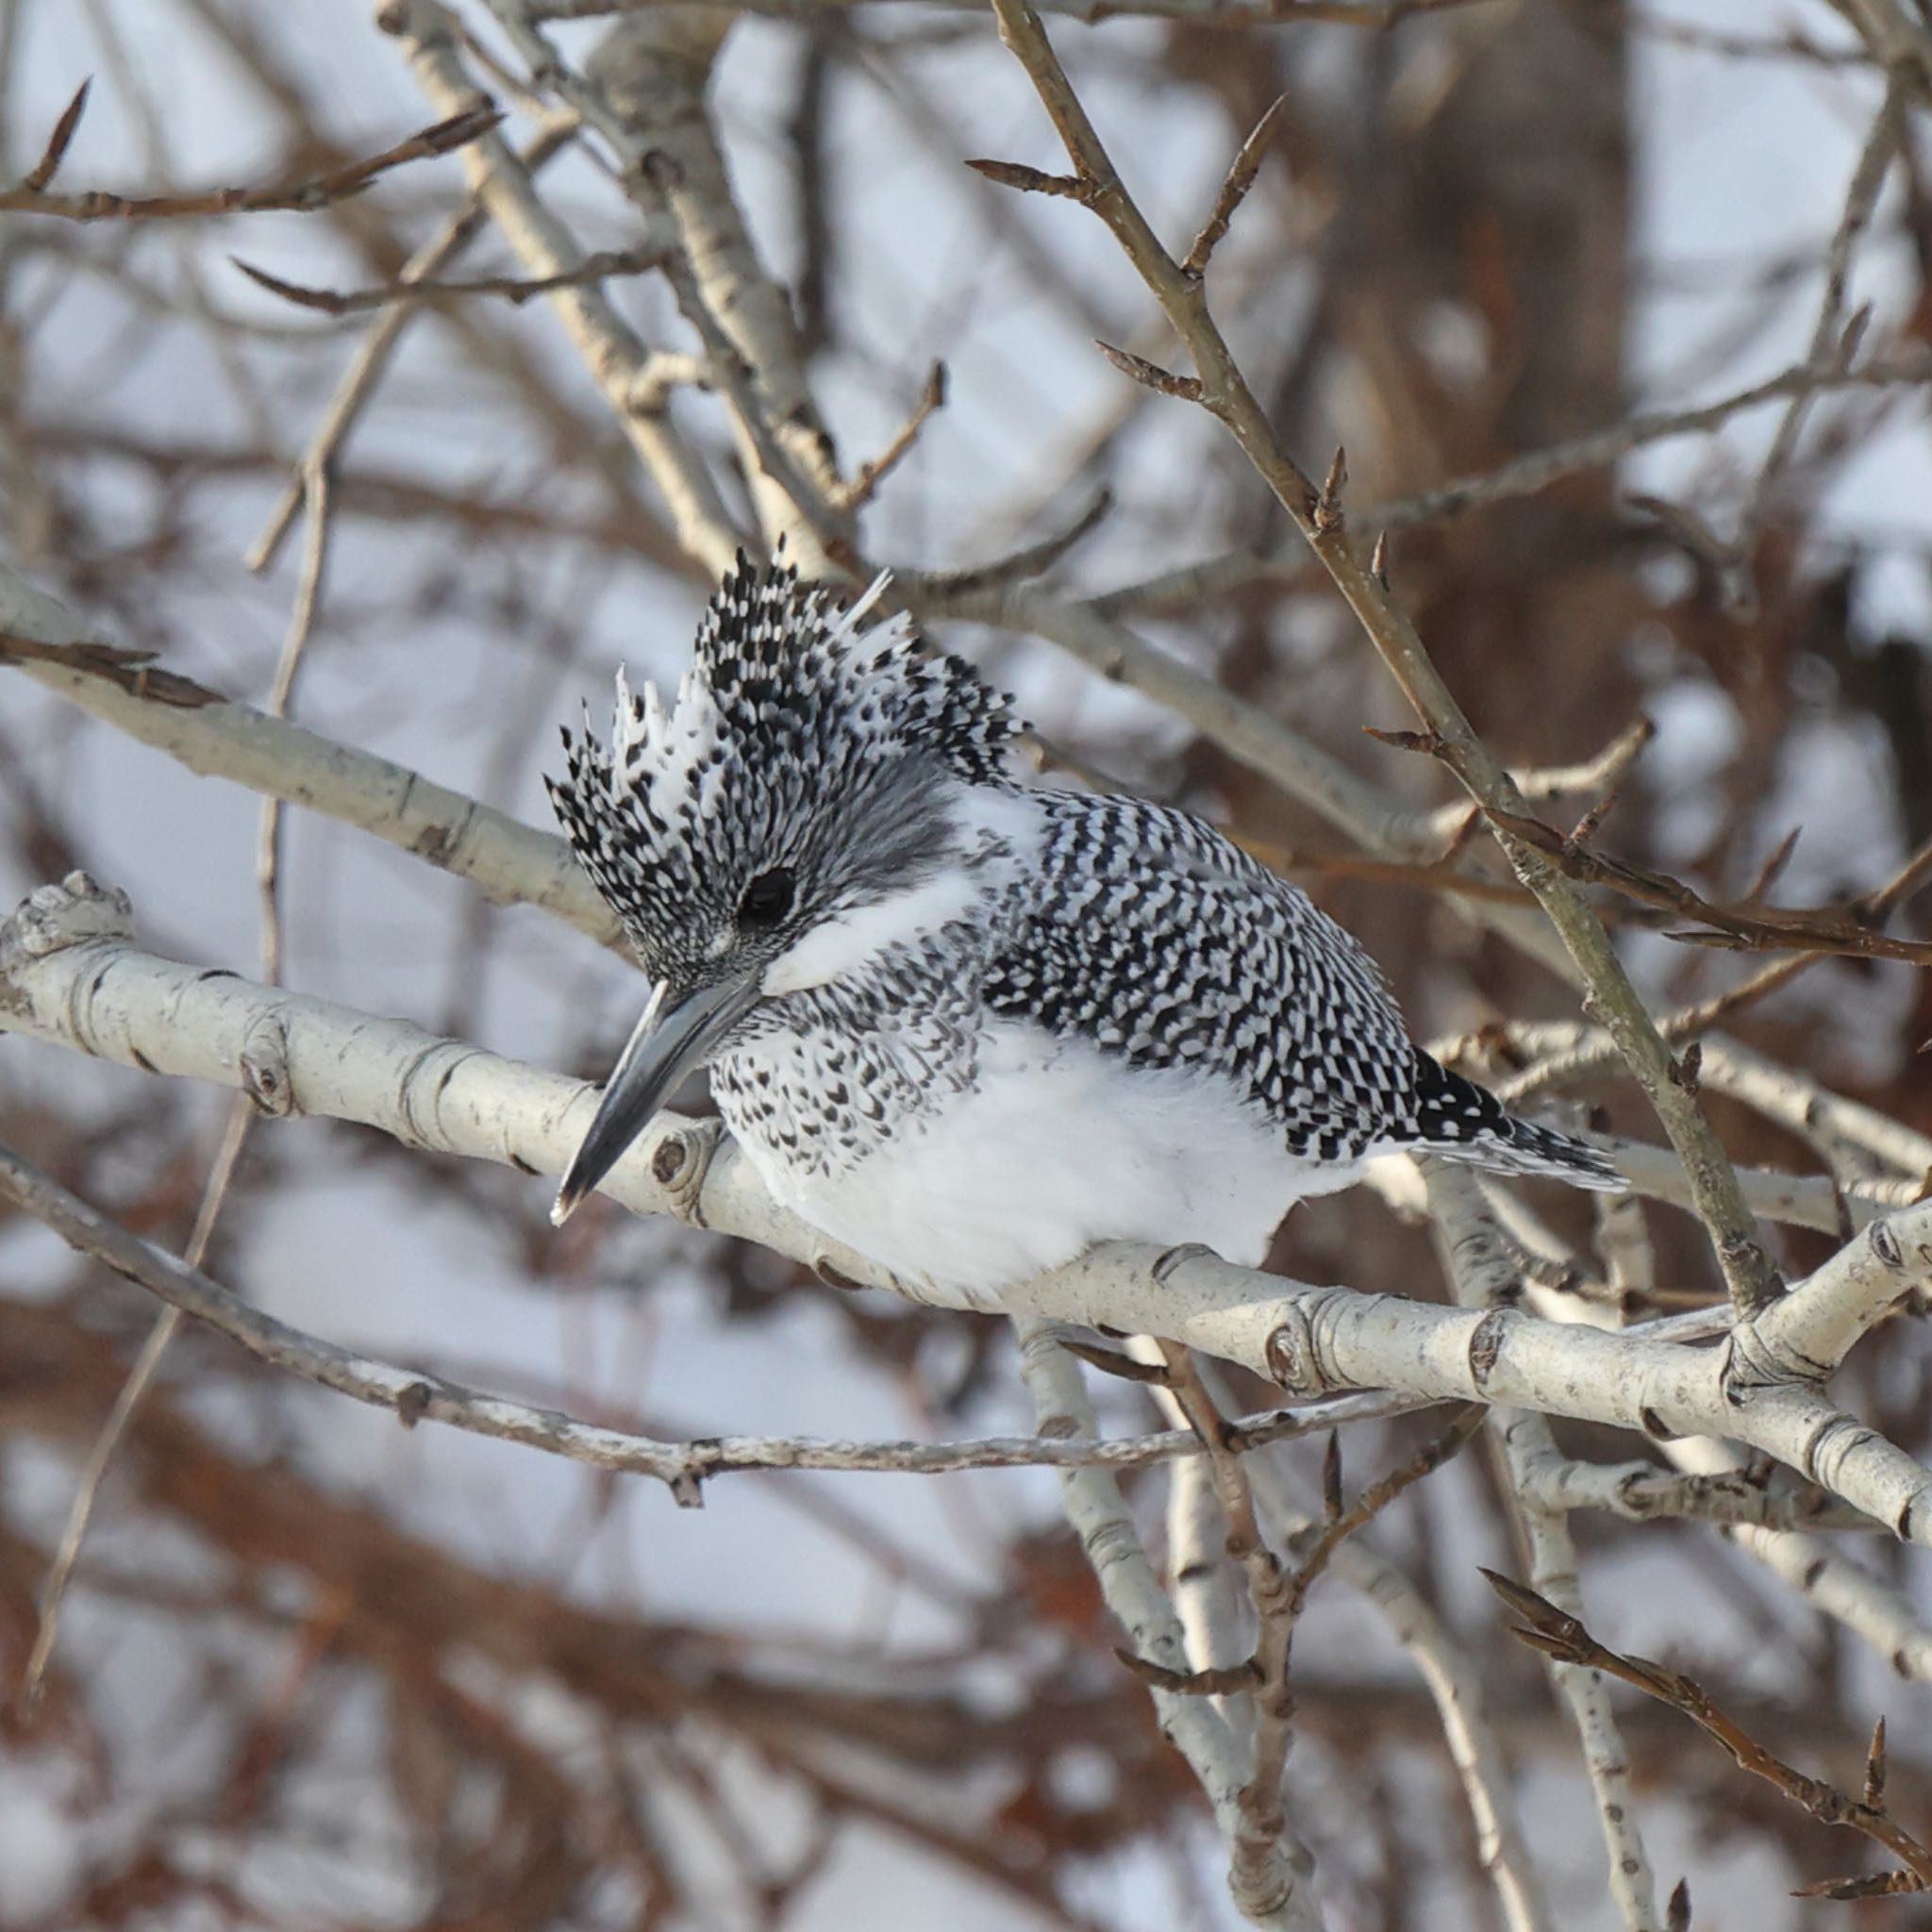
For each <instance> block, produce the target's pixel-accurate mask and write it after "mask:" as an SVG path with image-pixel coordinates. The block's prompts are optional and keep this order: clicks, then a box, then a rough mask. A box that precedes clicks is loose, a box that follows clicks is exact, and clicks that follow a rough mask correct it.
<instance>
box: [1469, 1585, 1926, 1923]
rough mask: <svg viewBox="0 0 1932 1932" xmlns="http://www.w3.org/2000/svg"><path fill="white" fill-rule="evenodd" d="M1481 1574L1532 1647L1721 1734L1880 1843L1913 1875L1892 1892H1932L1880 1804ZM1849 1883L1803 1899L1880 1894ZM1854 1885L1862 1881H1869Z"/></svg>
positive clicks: (1825, 1817)
mask: <svg viewBox="0 0 1932 1932" xmlns="http://www.w3.org/2000/svg"><path fill="white" fill-rule="evenodd" d="M1483 1574H1484V1575H1485V1576H1486V1577H1487V1578H1488V1579H1489V1582H1490V1588H1491V1590H1493V1591H1495V1592H1496V1594H1497V1595H1498V1596H1500V1597H1501V1598H1502V1599H1503V1601H1504V1602H1505V1603H1506V1604H1507V1605H1508V1607H1509V1608H1510V1609H1511V1610H1512V1611H1513V1612H1514V1613H1515V1614H1516V1615H1517V1616H1518V1617H1520V1618H1522V1620H1523V1622H1522V1623H1521V1624H1519V1625H1517V1626H1516V1628H1515V1629H1514V1630H1512V1632H1511V1633H1510V1634H1511V1635H1512V1636H1515V1637H1517V1638H1520V1639H1521V1640H1522V1641H1524V1643H1526V1644H1528V1645H1529V1647H1530V1648H1531V1649H1532V1650H1539V1651H1541V1652H1542V1654H1543V1655H1544V1656H1545V1657H1554V1658H1556V1659H1557V1661H1558V1662H1561V1663H1565V1664H1570V1665H1573V1666H1574V1667H1575V1668H1577V1669H1580V1670H1586V1671H1600V1672H1602V1673H1603V1674H1605V1675H1607V1676H1611V1677H1616V1678H1618V1679H1619V1680H1620V1681H1622V1682H1623V1683H1625V1684H1630V1685H1633V1686H1634V1687H1635V1688H1636V1689H1637V1690H1639V1691H1642V1692H1643V1693H1644V1695H1645V1696H1646V1697H1655V1698H1656V1699H1657V1701H1658V1702H1659V1703H1660V1704H1668V1705H1669V1706H1670V1707H1672V1708H1673V1709H1674V1710H1680V1711H1682V1712H1683V1713H1684V1715H1685V1716H1686V1717H1688V1718H1689V1719H1690V1720H1691V1723H1692V1724H1696V1725H1697V1726H1698V1728H1699V1729H1700V1730H1702V1731H1704V1732H1705V1733H1706V1734H1707V1736H1709V1737H1712V1738H1714V1739H1716V1740H1717V1741H1718V1742H1719V1743H1720V1744H1722V1745H1723V1746H1724V1749H1725V1750H1726V1751H1727V1752H1729V1753H1730V1755H1731V1757H1732V1758H1733V1760H1734V1761H1735V1762H1736V1763H1737V1764H1738V1765H1739V1766H1740V1769H1742V1770H1744V1771H1748V1772H1750V1773H1751V1774H1752V1775H1753V1776H1755V1777H1761V1778H1763V1779H1764V1780H1765V1781H1766V1782H1767V1783H1769V1784H1772V1785H1774V1786H1775V1787H1776V1788H1777V1789H1778V1790H1780V1791H1782V1792H1783V1793H1784V1794H1785V1796H1786V1797H1788V1798H1790V1800H1791V1801H1792V1803H1794V1804H1796V1805H1800V1806H1802V1807H1804V1808H1805V1809H1806V1810H1807V1811H1808V1812H1809V1813H1810V1814H1811V1816H1812V1817H1813V1818H1815V1819H1817V1820H1818V1822H1819V1823H1820V1824H1836V1825H1842V1826H1844V1827H1845V1828H1846V1829H1848V1830H1851V1831H1856V1832H1859V1833H1862V1834H1863V1836H1865V1837H1866V1838H1869V1839H1871V1840H1873V1841H1874V1843H1876V1844H1880V1845H1883V1846H1884V1847H1885V1849H1886V1850H1887V1851H1888V1852H1890V1854H1891V1855H1892V1857H1895V1858H1896V1859H1898V1861H1899V1863H1900V1864H1901V1865H1902V1866H1904V1867H1905V1870H1906V1872H1907V1873H1908V1874H1910V1879H1909V1882H1908V1883H1905V1884H1898V1883H1896V1882H1894V1883H1892V1884H1890V1886H1888V1887H1887V1890H1895V1891H1927V1890H1932V1849H1928V1848H1927V1847H1926V1846H1925V1845H1924V1843H1922V1842H1921V1841H1920V1840H1918V1839H1917V1838H1915V1837H1914V1836H1913V1835H1912V1833H1910V1832H1909V1831H1907V1829H1906V1827H1905V1826H1904V1825H1903V1824H1900V1823H1899V1822H1898V1821H1897V1819H1895V1818H1894V1817H1892V1815H1891V1813H1890V1810H1889V1809H1887V1808H1886V1807H1885V1806H1884V1804H1883V1803H1882V1802H1874V1799H1873V1798H1866V1797H1860V1798H1852V1797H1848V1796H1847V1795H1846V1794H1845V1793H1844V1792H1843V1791H1841V1790H1839V1789H1838V1787H1837V1786H1836V1785H1833V1784H1829V1783H1827V1782H1826V1781H1825V1780H1824V1779H1823V1778H1816V1777H1812V1776H1809V1775H1808V1774H1806V1773H1805V1772H1802V1771H1799V1770H1797V1769H1795V1768H1794V1767H1793V1766H1791V1765H1790V1764H1787V1763H1786V1762H1785V1761H1784V1760H1783V1759H1782V1758H1781V1757H1777V1756H1776V1755H1775V1754H1774V1753H1773V1752H1771V1751H1768V1750H1766V1749H1765V1747H1764V1746H1763V1745H1762V1744H1760V1743H1758V1741H1757V1740H1756V1739H1755V1738H1754V1737H1752V1736H1751V1734H1750V1733H1749V1732H1748V1731H1747V1730H1745V1728H1744V1727H1743V1725H1741V1724H1739V1723H1738V1722H1737V1721H1736V1720H1735V1719H1734V1718H1731V1717H1729V1716H1727V1715H1726V1714H1725V1713H1724V1711H1723V1710H1721V1709H1720V1708H1719V1707H1718V1706H1717V1705H1716V1704H1715V1703H1714V1702H1713V1701H1712V1699H1711V1696H1710V1693H1709V1692H1708V1691H1706V1690H1705V1688H1704V1687H1703V1686H1702V1685H1701V1684H1699V1683H1698V1682H1697V1681H1696V1679H1695V1678H1692V1677H1687V1676H1686V1675H1684V1674H1683V1673H1682V1672H1681V1671H1674V1670H1670V1669H1668V1668H1667V1667H1666V1666H1664V1665H1662V1664H1657V1663H1652V1662H1651V1661H1650V1660H1649V1658H1647V1657H1626V1656H1624V1655H1623V1654H1621V1653H1620V1652H1617V1651H1614V1650H1611V1649H1610V1648H1609V1647H1608V1646H1607V1644H1604V1643H1600V1642H1599V1641H1597V1640H1596V1639H1595V1638H1594V1637H1592V1636H1591V1634H1590V1632H1589V1631H1588V1630H1587V1629H1586V1628H1585V1627H1584V1625H1583V1624H1582V1623H1581V1621H1580V1620H1579V1619H1577V1618H1576V1617H1574V1616H1572V1615H1571V1614H1570V1613H1569V1612H1568V1611H1565V1610H1562V1609H1559V1608H1558V1607H1557V1606H1556V1605H1555V1604H1553V1603H1551V1602H1550V1601H1549V1600H1548V1599H1547V1598H1546V1597H1544V1596H1542V1595H1541V1593H1540V1592H1538V1591H1534V1590H1529V1589H1526V1588H1524V1585H1522V1584H1520V1583H1517V1582H1514V1581H1513V1580H1512V1579H1510V1578H1509V1577H1507V1576H1499V1575H1498V1574H1496V1573H1495V1572H1494V1571H1493V1570H1485V1571H1484V1572H1483ZM1883 1748H1884V1747H1883V1742H1882V1740H1876V1741H1874V1758H1873V1761H1874V1762H1876V1763H1879V1764H1881V1765H1882V1762H1883ZM1874 1786H1875V1793H1874V1795H1875V1796H1876V1797H1878V1798H1880V1799H1881V1800H1882V1793H1883V1790H1884V1777H1883V1773H1882V1771H1881V1772H1880V1773H1879V1774H1878V1775H1877V1776H1876V1777H1875V1778H1874V1775H1873V1774H1872V1771H1871V1770H1870V1768H1869V1767H1868V1770H1867V1774H1866V1789H1867V1790H1868V1791H1873V1790H1874ZM1846 1883H1847V1881H1843V1880H1837V1879H1832V1880H1827V1881H1825V1883H1824V1885H1823V1886H1821V1887H1807V1888H1806V1891H1805V1892H1804V1893H1801V1894H1800V1896H1814V1897H1815V1896H1823V1897H1852V1896H1874V1895H1876V1894H1874V1893H1872V1892H1867V1891H1856V1892H1855V1891H1848V1890H1843V1889H1842V1888H1843V1887H1844V1886H1845V1885H1846ZM1849 1883H1850V1884H1852V1885H1855V1886H1862V1885H1863V1883H1864V1881H1861V1880H1853V1881H1849Z"/></svg>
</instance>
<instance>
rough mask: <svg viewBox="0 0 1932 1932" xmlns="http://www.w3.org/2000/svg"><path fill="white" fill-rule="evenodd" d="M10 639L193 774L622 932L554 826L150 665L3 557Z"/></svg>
mask: <svg viewBox="0 0 1932 1932" xmlns="http://www.w3.org/2000/svg"><path fill="white" fill-rule="evenodd" d="M9 638H12V639H18V640H24V641H25V642H27V643H28V644H37V645H44V646H47V647H49V649H51V650H53V651H58V652H61V653H63V654H64V657H63V658H29V657H26V656H25V655H24V654H22V653H21V652H20V651H19V650H18V649H16V650H15V652H14V653H13V655H12V659H11V661H12V663H13V664H14V665H15V666H16V667H17V668H18V669H19V670H20V671H21V672H22V673H23V674H24V675H26V676H28V677H31V678H32V679H33V680H34V681H35V682H36V683H37V684H42V685H45V686H46V687H47V689H48V690H49V691H58V692H59V693H60V695H61V696H62V697H64V698H68V699H70V700H72V702H73V703H75V704H76V705H78V706H79V707H80V708H81V709H82V710H84V711H88V712H91V713H92V715H93V716H94V717H96V718H98V719H100V720H101V721H102V722H103V723H104V724H111V725H112V726H113V727H114V728H115V730H117V731H123V732H125V733H126V734H127V736H128V737H129V738H132V739H136V740H138V741H140V742H141V743H142V744H146V745H152V746H153V747H154V749H155V750H157V751H159V752H165V753H166V754H167V756H168V757H169V758H174V759H175V761H176V762H177V763H179V764H182V765H185V766H187V768H188V769H189V770H190V771H191V772H196V773H200V774H203V775H204V776H213V777H222V778H231V779H233V780H234V782H235V783H236V784H238V785H245V786H246V787H247V788H248V789H249V790H250V791H258V792H259V793H261V795H262V796H263V797H265V798H279V799H280V800H281V801H282V802H283V803H284V804H285V805H299V806H303V807H305V808H308V809H309V810H312V811H319V812H324V813H325V814H326V815H327V816H328V817H330V818H332V819H337V820H340V821H341V823H342V824H345V825H354V826H356V827H357V829H358V830H359V831H364V832H367V833H369V834H370V835H371V836H372V837H374V838H377V839H380V840H382V841H384V842H385V843H386V844H390V845H394V846H396V847H397V848H399V849H400V850H402V851H404V852H408V853H412V854H413V855H414V856H415V857H416V858H422V859H425V860H427V862H428V863H429V864H431V865H435V866H440V867H441V869H442V870H443V871H444V872H451V873H455V874H457V876H458V878H465V879H468V880H469V881H470V882H471V884H472V885H474V886H475V888H476V889H477V891H480V892H481V893H482V894H483V895H484V897H485V898H487V899H491V900H493V901H495V902H496V903H498V904H500V905H508V904H520V905H527V906H536V907H540V908H542V909H543V910H544V911H546V912H551V913H555V914H556V916H557V917H558V919H561V920H564V921H566V922H567V923H568V924H571V925H574V926H575V927H576V928H577V930H578V931H579V932H584V933H588V934H589V935H590V936H591V938H592V939H594V940H596V941H599V942H600V943H602V944H606V945H610V944H614V943H616V941H617V938H618V932H617V922H616V920H615V919H613V918H612V917H611V914H610V908H608V906H606V905H605V904H604V902H603V900H602V899H600V898H599V897H598V896H597V892H596V889H595V888H594V887H593V886H592V885H591V882H590V880H589V878H587V877H586V876H585V874H584V873H583V872H582V870H581V869H580V868H579V867H578V865H577V864H576V861H575V859H574V858H572V857H571V852H570V847H569V846H568V845H567V844H566V843H565V842H564V841H562V840H561V839H559V838H558V837H556V836H555V835H554V834H552V833H548V832H540V831H537V830H535V829H534V828H533V827H531V826H529V825H525V824H520V823H519V822H518V821H517V820H515V819H513V818H510V817H508V815H506V814H505V813H503V812H500V811H492V810H491V808H490V807H489V806H487V805H479V804H478V803H477V802H476V800H475V799H474V798H466V797H465V796H464V795H463V794H462V793H461V792H459V791H448V790H446V789H445V788H444V787H442V786H441V785H435V784H432V783H431V782H430V781H429V780H428V779H427V778H425V777H424V776H423V774H421V773H420V772H412V771H410V770H409V768H408V766H407V765H396V764H391V762H390V761H389V760H388V759H387V758H376V757H375V755H374V754H373V753H370V752H366V751H358V750H357V749H356V748H355V747H354V746H353V745H347V744H341V743H338V742H337V741H335V740H334V739H331V738H325V737H323V736H322V735H321V734H320V733H319V732H314V731H306V730H304V729H303V728H302V726H301V725H299V724H290V723H289V722H288V721H287V720H286V719H283V718H274V717H271V716H270V715H269V714H268V713H267V712H266V711H258V710H257V709H256V708H254V707H253V706H252V705H242V704H234V703H231V702H229V701H228V700H227V699H225V698H221V697H218V696H217V695H216V694H215V693H213V692H211V691H200V690H199V688H198V687H195V686H192V685H190V684H189V683H188V682H187V680H186V679H183V678H170V677H168V676H167V675H165V674H154V675H150V674H149V672H148V671H147V668H146V667H144V666H142V665H140V664H138V663H130V662H129V661H128V660H127V659H126V658H125V657H122V656H120V655H119V654H117V653H116V652H115V651H114V649H113V647H112V646H111V645H110V644H108V643H107V642H105V641H102V640H100V639H98V638H96V637H95V636H93V635H92V633H91V632H90V631H89V629H88V627H87V626H86V625H83V624H82V623H81V622H80V620H79V619H78V618H77V617H75V615H74V613H73V612H72V611H70V610H69V609H68V608H66V606H64V605H63V604H60V603H58V602H57V601H56V600H55V599H54V598H52V597H49V596H46V595H43V594H42V592H41V591H37V590H35V589H34V587H33V586H32V585H31V584H30V583H28V582H27V581H26V579H25V577H23V576H22V575H20V574H19V573H18V572H17V571H13V570H9V569H8V567H7V565H6V564H4V563H0V664H4V663H7V662H8V661H9V658H8V648H7V641H8V639H9Z"/></svg>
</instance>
